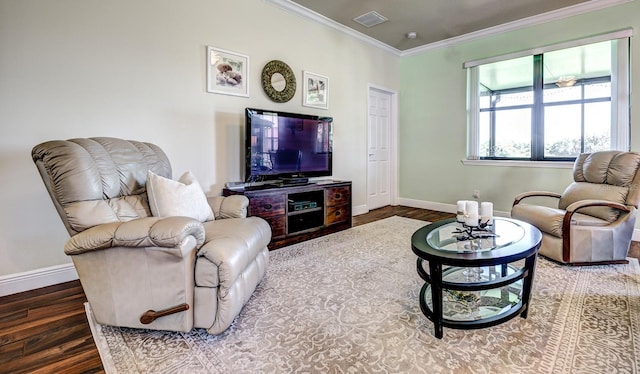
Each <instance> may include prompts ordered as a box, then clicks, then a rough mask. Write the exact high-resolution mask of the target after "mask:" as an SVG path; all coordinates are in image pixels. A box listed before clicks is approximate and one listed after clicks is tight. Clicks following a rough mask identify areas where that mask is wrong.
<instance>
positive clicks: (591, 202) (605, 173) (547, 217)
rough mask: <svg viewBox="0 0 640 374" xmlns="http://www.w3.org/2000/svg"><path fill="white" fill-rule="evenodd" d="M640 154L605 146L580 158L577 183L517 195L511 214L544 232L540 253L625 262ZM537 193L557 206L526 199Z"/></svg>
mask: <svg viewBox="0 0 640 374" xmlns="http://www.w3.org/2000/svg"><path fill="white" fill-rule="evenodd" d="M639 166H640V154H639V153H635V152H619V151H606V152H594V153H584V154H581V155H580V156H578V157H577V158H576V161H575V164H574V167H573V179H574V182H573V183H571V185H569V187H567V188H566V190H565V191H564V192H563V193H562V194H559V193H555V192H545V191H532V192H525V193H522V194H520V195H518V196H516V198H515V201H514V202H513V207H512V208H511V217H512V218H516V219H520V220H522V221H526V222H529V223H531V224H533V225H534V226H536V227H537V228H538V229H540V231H542V234H543V238H542V246H541V247H540V252H539V253H540V254H541V255H543V256H545V257H548V258H550V259H552V260H555V261H558V262H561V263H568V264H574V265H585V264H595V263H619V262H626V261H627V260H626V257H627V253H628V251H629V246H630V244H631V237H632V235H633V229H634V226H635V222H636V214H637V210H638V203H639V201H640V173H639ZM534 196H538V197H541V196H542V197H550V198H553V199H555V200H557V201H558V204H557V208H552V207H548V206H543V205H534V204H526V203H523V201H525V199H528V198H531V197H534Z"/></svg>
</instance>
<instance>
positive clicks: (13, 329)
mask: <svg viewBox="0 0 640 374" xmlns="http://www.w3.org/2000/svg"><path fill="white" fill-rule="evenodd" d="M394 215H397V216H402V217H408V218H414V219H419V220H423V221H430V222H434V221H438V220H441V219H446V218H452V217H453V216H454V215H453V214H451V213H443V212H436V211H431V210H425V209H417V208H408V207H403V206H394V207H391V206H389V207H384V208H380V209H376V210H373V211H371V212H369V213H367V214H363V215H359V216H355V217H353V225H354V226H358V225H363V224H365V223H369V222H373V221H376V220H380V219H384V218H387V217H391V216H394ZM629 256H630V257H635V258H640V243H639V242H633V243H632V245H631V249H630V250H629ZM85 301H86V297H85V295H84V292H83V291H82V287H81V286H80V282H79V281H72V282H66V283H62V284H58V285H54V286H50V287H44V288H40V289H37V290H32V291H27V292H23V293H19V294H14V295H9V296H5V297H1V298H0V373H104V369H103V367H102V364H101V362H100V356H99V355H98V350H97V348H96V345H95V343H94V341H93V337H92V336H91V330H90V329H89V324H88V322H87V319H86V316H85V312H84V305H83V303H84V302H85Z"/></svg>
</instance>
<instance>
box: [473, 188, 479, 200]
mask: <svg viewBox="0 0 640 374" xmlns="http://www.w3.org/2000/svg"><path fill="white" fill-rule="evenodd" d="M473 198H474V199H479V198H480V190H473Z"/></svg>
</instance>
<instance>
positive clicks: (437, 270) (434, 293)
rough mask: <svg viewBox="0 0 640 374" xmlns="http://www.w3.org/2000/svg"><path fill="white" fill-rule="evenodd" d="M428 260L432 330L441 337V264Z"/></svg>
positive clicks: (437, 336)
mask: <svg viewBox="0 0 640 374" xmlns="http://www.w3.org/2000/svg"><path fill="white" fill-rule="evenodd" d="M434 262H435V261H429V272H430V273H431V304H432V306H433V330H434V334H435V336H436V338H438V339H442V336H443V331H442V265H441V264H435V263H434Z"/></svg>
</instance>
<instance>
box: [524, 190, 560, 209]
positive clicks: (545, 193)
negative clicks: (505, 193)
mask: <svg viewBox="0 0 640 374" xmlns="http://www.w3.org/2000/svg"><path fill="white" fill-rule="evenodd" d="M536 196H537V197H553V198H556V199H559V198H560V197H562V195H561V194H559V193H557V192H551V191H528V192H523V193H521V194H518V195H516V197H515V199H514V200H513V205H512V206H515V205H518V204H519V203H520V202H521V201H522V200H524V199H525V198H528V197H536Z"/></svg>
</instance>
